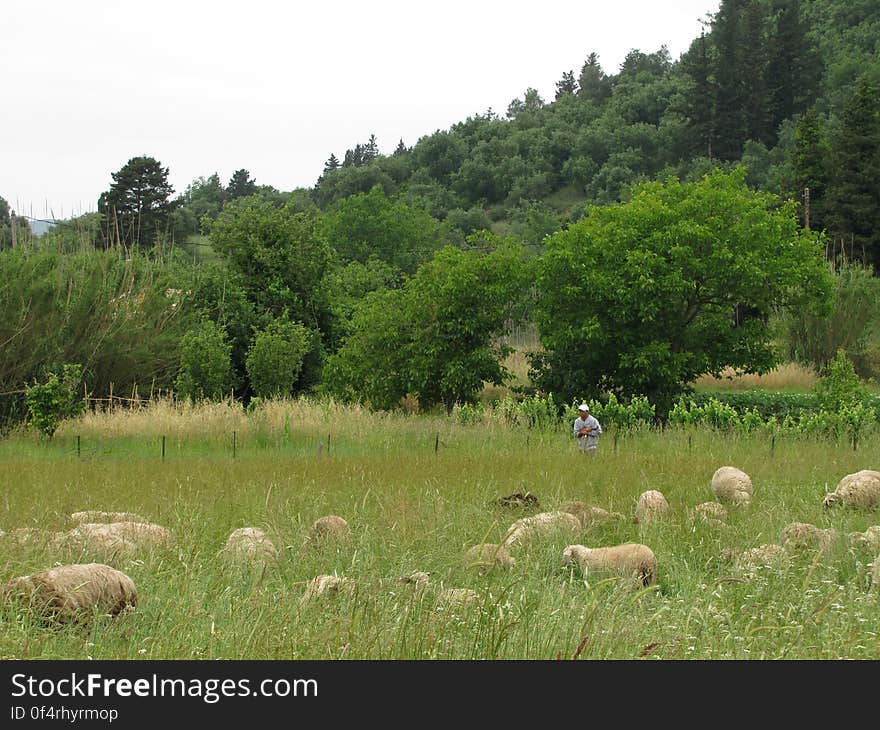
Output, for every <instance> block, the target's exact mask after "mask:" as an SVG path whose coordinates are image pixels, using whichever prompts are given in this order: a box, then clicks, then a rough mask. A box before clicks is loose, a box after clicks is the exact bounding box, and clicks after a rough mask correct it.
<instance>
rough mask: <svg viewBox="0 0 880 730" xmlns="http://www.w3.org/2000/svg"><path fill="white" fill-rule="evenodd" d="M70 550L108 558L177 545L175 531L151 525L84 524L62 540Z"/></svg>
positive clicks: (123, 523)
mask: <svg viewBox="0 0 880 730" xmlns="http://www.w3.org/2000/svg"><path fill="white" fill-rule="evenodd" d="M62 540H63V542H64V543H65V544H66V546H67V547H69V548H71V549H73V550H79V551H81V552H86V553H96V554H98V555H102V556H104V557H105V558H114V557H115V558H119V557H124V556H131V555H136V554H137V553H139V552H142V551H144V550H149V549H153V548H166V547H170V546H171V545H173V544H174V537H173V536H172V534H171V532H170V531H169V530H168V529H167V528H165V527H162V526H161V525H154V524H152V523H149V522H109V523H106V524H105V523H97V522H84V523H82V524H81V525H78V526H77V527H75V528H73V529H72V530H71V531H70V532H68V533H67V534H66V535H64V536H63V538H62Z"/></svg>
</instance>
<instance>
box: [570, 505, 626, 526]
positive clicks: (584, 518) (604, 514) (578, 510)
mask: <svg viewBox="0 0 880 730" xmlns="http://www.w3.org/2000/svg"><path fill="white" fill-rule="evenodd" d="M559 511H560V512H568V513H569V514H572V515H574V516H575V517H577V518H578V520H580V523H581V527H583V528H584V529H586V528H587V527H590V526H591V525H596V524H601V523H603V522H613V521H618V520H620V521H622V520H623V519H624V518H623V515H622V514H620V513H619V512H609V511H608V510H607V509H602V508H601V507H591V506H590V505H588V504H587V503H586V502H581V501H578V500H575V501H573V502H565V503H564V504H562V505H560V506H559Z"/></svg>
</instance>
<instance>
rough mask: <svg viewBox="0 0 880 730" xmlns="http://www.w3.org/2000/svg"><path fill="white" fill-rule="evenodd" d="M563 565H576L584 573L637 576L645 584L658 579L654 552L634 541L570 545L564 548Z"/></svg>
mask: <svg viewBox="0 0 880 730" xmlns="http://www.w3.org/2000/svg"><path fill="white" fill-rule="evenodd" d="M562 565H563V566H567V565H577V566H578V567H580V569H581V571H583V573H584V574H585V575H586V574H588V573H591V572H611V573H618V574H620V575H623V576H625V577H627V578H635V579H637V580H638V581H639V582H641V583H642V584H643V585H646V586H649V585H653V584H654V583H655V582H656V580H657V557H656V556H655V555H654V551H653V550H651V548H649V547H648V546H647V545H642V544H640V543H635V542H629V543H625V544H623V545H614V546H612V547H597V548H589V547H586V546H584V545H569V546H568V547H566V548H565V550H563V551H562Z"/></svg>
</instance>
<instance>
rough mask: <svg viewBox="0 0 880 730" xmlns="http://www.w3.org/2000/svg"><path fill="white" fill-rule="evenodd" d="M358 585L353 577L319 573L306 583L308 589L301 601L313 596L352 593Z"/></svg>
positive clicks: (304, 601) (305, 601) (306, 600)
mask: <svg viewBox="0 0 880 730" xmlns="http://www.w3.org/2000/svg"><path fill="white" fill-rule="evenodd" d="M356 585H357V584H356V583H355V581H353V580H352V579H351V578H340V577H339V576H338V575H319V576H316V577H315V578H312V580H310V581H308V582H307V583H306V591H305V593H304V594H303V596H302V598H301V599H300V602H301V603H307V602H308V601H309V600H311V599H312V598H317V597H318V596H322V595H328V596H336V595H338V594H340V593H348V594H351V593H353V592H354V589H355V586H356Z"/></svg>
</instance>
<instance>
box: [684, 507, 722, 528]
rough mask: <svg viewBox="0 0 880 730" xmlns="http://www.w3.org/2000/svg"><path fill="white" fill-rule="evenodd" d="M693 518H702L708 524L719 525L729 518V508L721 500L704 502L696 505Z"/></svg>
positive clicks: (692, 513)
mask: <svg viewBox="0 0 880 730" xmlns="http://www.w3.org/2000/svg"><path fill="white" fill-rule="evenodd" d="M691 519H693V520H701V521H703V522H705V523H706V524H707V525H713V526H715V527H719V526H721V525H723V524H724V520H726V519H727V509H725V507H724V505H723V504H721V503H720V502H702V503H701V504H698V505H697V506H696V507H694V509H693V511H692V512H691Z"/></svg>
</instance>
